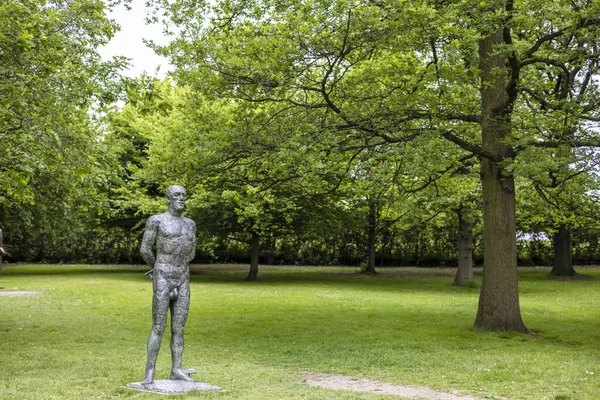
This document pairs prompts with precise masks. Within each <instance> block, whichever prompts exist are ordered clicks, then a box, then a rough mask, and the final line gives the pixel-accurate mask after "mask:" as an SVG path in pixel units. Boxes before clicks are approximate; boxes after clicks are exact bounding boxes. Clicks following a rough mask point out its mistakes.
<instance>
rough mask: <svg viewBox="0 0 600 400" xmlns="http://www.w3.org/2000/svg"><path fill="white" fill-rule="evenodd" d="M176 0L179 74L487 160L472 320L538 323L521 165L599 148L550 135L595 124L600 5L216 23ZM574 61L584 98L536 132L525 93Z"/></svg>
mask: <svg viewBox="0 0 600 400" xmlns="http://www.w3.org/2000/svg"><path fill="white" fill-rule="evenodd" d="M177 4H178V6H177V7H175V8H171V9H172V10H173V9H175V10H177V12H176V13H174V14H172V16H173V19H172V20H173V21H174V22H175V23H185V24H186V25H187V29H185V30H182V31H181V34H180V37H179V38H178V39H176V40H174V41H173V42H172V43H171V44H170V45H168V46H166V47H163V48H159V50H160V51H161V52H162V53H163V54H170V55H171V56H172V57H171V58H172V62H173V63H174V65H175V66H176V68H177V72H176V74H177V76H178V79H180V81H181V82H186V83H189V84H193V85H195V86H196V87H198V88H202V89H204V90H217V91H219V92H221V93H228V94H229V95H230V96H233V97H236V98H242V99H245V100H247V101H250V102H269V101H271V102H285V103H286V104H288V105H290V106H296V107H299V108H302V109H304V110H307V112H311V111H313V110H318V111H319V112H322V110H324V109H325V110H327V111H328V112H329V113H330V114H331V115H332V117H331V118H329V121H330V122H331V123H332V124H333V125H331V126H330V127H331V128H332V129H333V128H334V127H337V130H338V134H339V135H340V136H341V137H354V138H363V140H364V141H365V142H367V143H368V144H373V143H374V142H377V141H379V142H388V143H402V142H405V141H407V140H411V139H413V138H414V137H416V136H424V135H431V136H434V137H443V138H445V139H446V140H449V141H451V142H452V143H454V144H456V145H458V146H459V147H460V148H462V149H464V150H466V151H469V152H472V153H474V154H476V155H477V156H479V157H480V158H481V180H482V194H483V218H484V259H485V268H484V273H483V284H482V288H481V296H480V301H479V307H478V313H477V317H476V320H475V327H477V328H481V329H487V330H511V329H512V330H516V331H519V332H525V331H526V330H527V329H526V327H525V325H524V324H523V321H522V319H521V314H520V307H519V296H518V282H517V280H518V276H517V269H516V228H515V185H514V175H513V173H514V171H513V167H512V166H511V164H512V162H513V160H514V157H515V155H516V154H517V153H519V152H521V151H523V150H524V149H527V148H529V147H546V148H552V147H556V146H558V145H561V144H562V145H566V146H571V147H577V146H590V145H594V146H595V145H597V144H598V141H597V140H595V138H594V133H593V131H590V130H589V129H586V128H585V125H582V124H581V123H579V124H576V125H577V126H578V128H579V129H578V135H577V136H576V138H575V139H573V138H566V137H561V138H550V137H547V136H544V134H545V132H544V128H545V127H547V126H548V125H547V124H549V123H550V121H557V119H559V118H563V117H565V116H568V117H569V118H572V119H573V120H576V121H585V120H586V119H587V120H590V119H591V120H594V119H597V118H598V116H597V111H596V108H597V107H595V105H596V101H595V100H594V95H595V94H596V93H597V82H595V81H594V80H593V79H591V78H589V79H586V78H585V77H586V76H588V73H591V75H590V76H594V73H595V71H596V70H597V62H596V61H595V60H596V59H597V52H596V51H595V50H594V49H595V40H596V38H597V36H598V35H597V25H598V10H597V6H598V5H597V4H596V2H592V3H587V2H568V1H559V2H555V3H553V6H552V7H538V5H537V4H536V2H535V1H529V0H523V1H519V2H518V3H515V2H514V1H513V0H495V1H492V2H489V3H488V2H483V3H482V2H475V1H467V2H452V1H451V2H443V3H434V4H431V3H430V2H420V1H416V2H411V3H409V4H404V3H403V6H402V7H400V6H399V5H397V4H395V3H393V2H385V1H382V2H349V1H336V2H333V3H331V2H320V1H317V2H311V3H310V4H305V3H304V2H298V1H293V0H290V1H287V2H276V3H273V2H270V1H261V0H255V1H252V2H248V1H243V2H242V1H240V2H236V1H227V2H218V3H216V5H214V7H213V8H212V9H207V10H205V11H206V13H205V15H207V16H209V17H208V18H210V21H206V22H205V21H197V20H196V19H197V16H198V15H199V14H198V12H197V10H196V7H197V5H196V3H194V2H189V1H187V0H180V1H178V2H177ZM571 37H574V38H577V40H576V42H577V43H578V44H577V45H574V44H573V43H571V42H570V41H569V40H568V38H571ZM573 60H575V61H576V62H578V63H579V64H580V65H581V68H580V69H579V70H578V71H577V74H576V76H575V77H573V79H571V82H573V85H574V86H576V87H578V88H580V89H581V90H584V91H585V93H586V96H585V101H586V102H585V103H583V102H581V101H580V102H575V103H573V102H568V101H567V102H554V101H553V102H552V103H551V107H548V108H547V109H546V110H542V111H543V114H544V118H545V120H546V124H544V125H543V126H542V127H541V130H538V128H540V127H539V126H538V125H531V124H529V123H528V122H531V120H530V119H529V118H528V115H527V113H526V112H523V111H524V109H525V108H524V107H522V106H521V105H522V103H523V102H526V101H528V100H530V98H529V97H528V96H526V94H527V95H529V96H531V94H532V93H533V94H535V95H536V96H538V97H540V98H542V99H545V98H546V97H547V96H546V94H545V93H544V90H545V89H544V88H546V87H548V79H547V76H546V71H547V70H549V69H556V68H557V69H561V68H563V67H564V65H565V64H566V63H570V62H573ZM580 76H581V78H579V77H580ZM585 82H587V83H585ZM480 89H481V90H480ZM596 99H597V96H596ZM471 124H476V126H479V127H480V128H481V136H480V137H479V135H478V134H474V130H473V129H472V128H470V127H468V125H471ZM434 137H432V139H433V140H435V138H434ZM589 139H591V140H589ZM368 144H366V145H368ZM491 243H493V246H492V245H490V244H491ZM486 244H487V245H486Z"/></svg>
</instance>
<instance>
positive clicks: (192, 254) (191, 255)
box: [186, 220, 196, 264]
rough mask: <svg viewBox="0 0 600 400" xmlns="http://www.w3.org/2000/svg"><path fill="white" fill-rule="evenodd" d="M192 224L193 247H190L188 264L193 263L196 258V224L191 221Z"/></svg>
mask: <svg viewBox="0 0 600 400" xmlns="http://www.w3.org/2000/svg"><path fill="white" fill-rule="evenodd" d="M190 223H191V225H192V245H191V246H190V252H189V254H188V255H187V261H186V264H189V263H191V262H192V260H193V259H194V257H195V256H196V223H195V222H194V221H192V220H190Z"/></svg>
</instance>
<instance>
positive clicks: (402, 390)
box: [304, 374, 483, 400]
mask: <svg viewBox="0 0 600 400" xmlns="http://www.w3.org/2000/svg"><path fill="white" fill-rule="evenodd" d="M304 383H306V384H308V385H310V386H317V387H322V388H328V389H337V390H352V391H355V392H369V393H378V394H391V395H396V396H399V397H405V398H411V399H425V400H483V399H482V398H479V397H473V396H469V395H463V394H460V392H458V391H456V392H454V393H444V392H438V391H437V390H434V389H431V388H427V387H411V386H400V385H392V384H389V383H385V382H379V381H376V380H372V379H366V378H360V379H357V378H353V377H351V376H343V375H325V374H323V375H322V374H318V375H317V374H307V375H305V376H304Z"/></svg>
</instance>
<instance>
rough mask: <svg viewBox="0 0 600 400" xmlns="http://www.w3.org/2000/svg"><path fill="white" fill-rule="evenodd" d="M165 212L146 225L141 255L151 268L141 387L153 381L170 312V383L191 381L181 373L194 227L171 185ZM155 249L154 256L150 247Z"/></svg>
mask: <svg viewBox="0 0 600 400" xmlns="http://www.w3.org/2000/svg"><path fill="white" fill-rule="evenodd" d="M166 195H167V196H166V197H167V203H168V204H169V208H168V210H167V212H166V213H164V214H160V215H153V216H151V217H150V218H148V221H147V222H146V230H145V231H144V238H143V240H142V247H141V249H140V254H141V256H142V258H143V259H144V261H146V263H148V265H150V267H151V268H153V270H152V271H150V272H149V273H148V274H150V273H151V274H152V276H149V275H148V274H146V275H147V276H149V277H150V279H152V287H153V296H152V331H151V332H150V337H149V338H148V361H147V363H146V375H145V378H144V380H143V381H142V382H141V384H142V385H144V386H148V385H151V384H152V383H153V381H154V370H155V366H156V358H157V356H158V352H159V350H160V343H161V340H162V335H163V332H164V331H165V326H166V324H167V313H168V311H169V309H171V358H172V368H171V380H182V381H188V382H194V380H193V379H192V378H190V377H189V376H188V375H187V374H185V373H184V372H183V371H182V370H181V358H182V355H183V328H184V326H185V322H186V320H187V315H188V309H189V305H190V270H189V263H190V261H192V259H193V258H194V254H195V250H196V224H195V223H194V221H192V220H191V219H188V218H184V217H183V216H182V215H181V214H182V213H183V209H184V206H185V199H186V193H185V189H184V188H183V187H181V186H179V185H173V186H171V187H169V188H168V189H167V193H166ZM154 246H156V255H155V254H154V252H153V247H154Z"/></svg>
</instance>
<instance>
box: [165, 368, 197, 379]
mask: <svg viewBox="0 0 600 400" xmlns="http://www.w3.org/2000/svg"><path fill="white" fill-rule="evenodd" d="M171 380H173V381H186V382H196V381H195V380H193V379H192V378H190V377H189V376H188V375H187V374H186V373H185V372H183V371H182V370H181V369H174V370H172V371H171Z"/></svg>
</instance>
